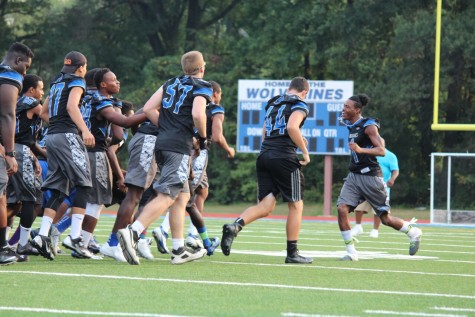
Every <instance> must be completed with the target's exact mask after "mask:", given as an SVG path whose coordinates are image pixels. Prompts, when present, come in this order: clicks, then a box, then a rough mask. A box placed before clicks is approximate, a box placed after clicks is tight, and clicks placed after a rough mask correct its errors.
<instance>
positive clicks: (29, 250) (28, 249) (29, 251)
mask: <svg viewBox="0 0 475 317" xmlns="http://www.w3.org/2000/svg"><path fill="white" fill-rule="evenodd" d="M16 253H17V254H20V255H35V256H36V255H40V253H39V252H38V250H37V249H35V248H33V247H32V246H31V243H30V241H28V242H27V243H26V244H25V245H20V244H18V246H17V248H16Z"/></svg>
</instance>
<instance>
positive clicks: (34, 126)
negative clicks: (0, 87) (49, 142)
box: [15, 96, 42, 146]
mask: <svg viewBox="0 0 475 317" xmlns="http://www.w3.org/2000/svg"><path fill="white" fill-rule="evenodd" d="M39 105H40V101H39V100H38V99H36V98H33V97H27V96H23V97H21V98H20V99H18V101H17V104H16V126H15V143H18V144H24V145H28V146H33V145H34V144H35V142H36V135H37V133H38V131H39V129H41V125H42V121H41V119H40V117H39V116H37V115H33V117H32V118H31V119H30V118H28V116H27V113H28V110H30V109H33V108H35V107H37V106H39Z"/></svg>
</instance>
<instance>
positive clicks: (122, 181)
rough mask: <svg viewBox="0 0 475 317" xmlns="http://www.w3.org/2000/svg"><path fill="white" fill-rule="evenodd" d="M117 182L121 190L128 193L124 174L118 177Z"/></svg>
mask: <svg viewBox="0 0 475 317" xmlns="http://www.w3.org/2000/svg"><path fill="white" fill-rule="evenodd" d="M115 184H116V186H117V188H118V189H119V190H120V191H121V192H123V193H127V186H126V185H125V178H124V176H123V175H122V177H121V176H119V177H118V178H117V181H116V182H115Z"/></svg>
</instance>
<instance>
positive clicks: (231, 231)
mask: <svg viewBox="0 0 475 317" xmlns="http://www.w3.org/2000/svg"><path fill="white" fill-rule="evenodd" d="M241 228H242V227H241V225H240V224H238V223H230V224H226V225H224V226H223V237H222V238H221V250H222V251H223V254H224V255H226V256H227V255H229V254H230V253H231V245H232V244H233V240H234V238H235V237H237V234H238V232H239V231H240V229H241Z"/></svg>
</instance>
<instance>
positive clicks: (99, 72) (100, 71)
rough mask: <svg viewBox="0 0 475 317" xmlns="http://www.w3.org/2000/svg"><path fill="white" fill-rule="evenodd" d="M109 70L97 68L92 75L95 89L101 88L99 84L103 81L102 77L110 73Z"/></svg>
mask: <svg viewBox="0 0 475 317" xmlns="http://www.w3.org/2000/svg"><path fill="white" fill-rule="evenodd" d="M110 71H111V70H110V69H109V68H99V69H98V70H97V71H96V73H95V74H94V85H96V87H97V89H99V88H101V83H102V81H103V80H104V75H105V74H107V73H108V72H110Z"/></svg>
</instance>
